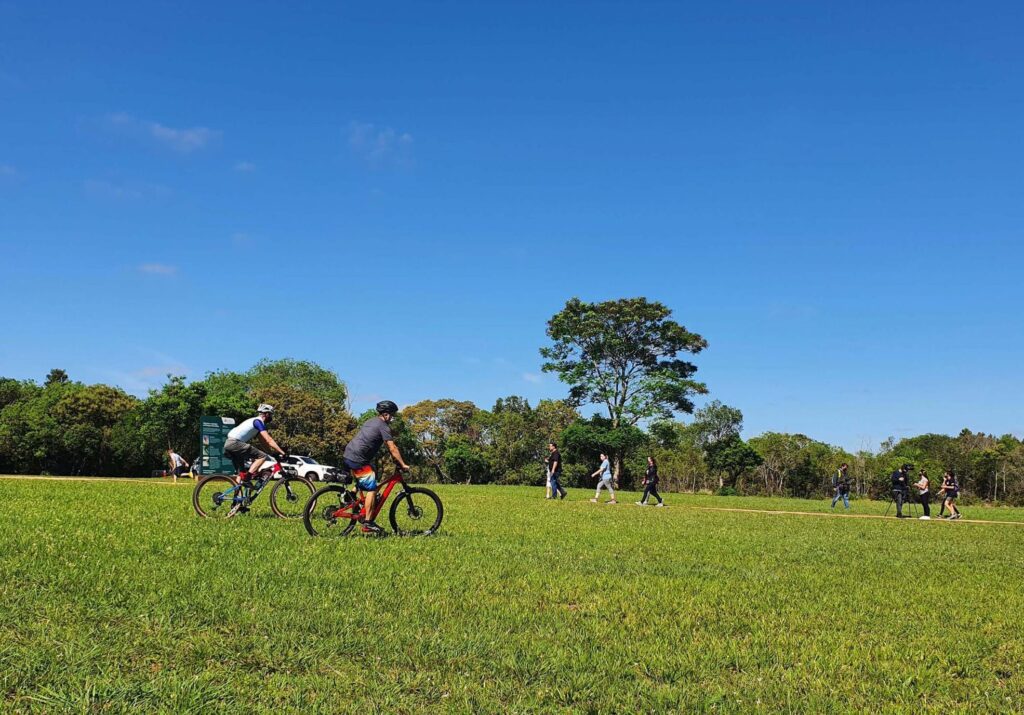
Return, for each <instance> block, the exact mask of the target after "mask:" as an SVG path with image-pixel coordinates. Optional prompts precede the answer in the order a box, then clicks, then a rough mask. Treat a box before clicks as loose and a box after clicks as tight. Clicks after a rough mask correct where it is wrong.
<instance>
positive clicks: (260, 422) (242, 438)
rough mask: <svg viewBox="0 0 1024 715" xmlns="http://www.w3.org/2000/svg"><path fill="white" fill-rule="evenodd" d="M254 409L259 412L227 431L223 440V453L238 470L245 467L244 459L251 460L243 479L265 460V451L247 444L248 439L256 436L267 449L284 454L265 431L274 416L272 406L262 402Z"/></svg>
mask: <svg viewBox="0 0 1024 715" xmlns="http://www.w3.org/2000/svg"><path fill="white" fill-rule="evenodd" d="M256 411H257V412H258V413H259V414H258V415H256V416H255V417H252V418H250V419H247V420H246V421H245V422H242V423H241V424H239V425H238V426H237V427H235V428H234V429H233V430H231V431H230V432H228V438H227V440H226V441H225V442H224V454H226V455H227V456H228V457H229V458H230V459H231V461H232V462H233V463H234V465H235V468H236V469H237V470H238V471H239V472H241V471H242V469H244V468H245V462H246V460H248V459H251V460H252V464H250V465H249V469H248V470H247V471H246V473H245V474H244V475H242V479H243V480H244V479H248V478H250V477H251V476H252V475H254V474H256V473H257V472H259V471H260V467H262V466H263V463H264V462H265V461H267V456H268V455H267V453H266V452H263V451H260V450H258V449H256V448H255V447H253V446H252V445H251V444H249V442H250V440H252V439H254V438H255V437H257V436H258V437H259V438H260V440H261V441H262V442H263V444H265V445H266V446H267V448H268V449H272V450H273V451H275V452H277V453H278V454H279V455H281V456H282V457H283V456H285V451H284V450H283V449H281V448H280V447H279V446H278V445H277V442H275V441H274V438H273V437H271V436H270V432H268V431H267V425H268V424H269V423H270V421H271V420H272V419H273V418H274V408H273V407H271V406H270V405H268V404H266V403H264V404H262V405H260V406H259V407H257V408H256Z"/></svg>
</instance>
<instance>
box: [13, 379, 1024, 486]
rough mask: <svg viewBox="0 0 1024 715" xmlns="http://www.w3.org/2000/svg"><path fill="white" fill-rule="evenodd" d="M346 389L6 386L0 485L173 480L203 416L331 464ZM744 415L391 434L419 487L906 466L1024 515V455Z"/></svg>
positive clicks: (810, 476)
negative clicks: (779, 424)
mask: <svg viewBox="0 0 1024 715" xmlns="http://www.w3.org/2000/svg"><path fill="white" fill-rule="evenodd" d="M347 399H348V394H347V390H346V387H345V384H344V383H343V382H342V381H341V380H340V379H339V378H338V377H337V376H336V375H335V374H334V373H332V372H330V371H329V370H327V369H325V368H323V367H320V366H318V365H316V364H314V363H310V362H303V361H295V360H277V361H267V360H265V361H261V362H259V363H257V364H256V365H255V366H254V367H253V368H252V369H251V370H248V371H246V372H240V373H239V372H214V373H211V374H209V375H207V376H206V377H205V378H204V379H202V380H197V381H194V382H187V381H186V380H185V379H184V378H182V377H171V378H170V379H168V381H167V383H166V384H165V385H164V386H163V387H161V388H160V389H159V390H152V391H151V392H150V394H149V395H148V396H147V397H146V398H145V399H138V398H136V397H133V396H131V395H129V394H127V393H125V392H124V391H123V390H121V389H119V388H116V387H111V386H108V385H85V384H82V383H80V382H76V381H73V380H70V379H69V378H68V376H67V375H66V373H64V371H62V370H53V371H51V372H50V374H49V376H47V378H46V380H45V381H44V382H43V383H42V384H37V383H35V382H33V381H19V380H12V379H9V378H0V473H5V474H66V475H99V476H138V475H140V474H148V473H149V472H150V471H151V470H154V469H159V468H162V467H163V466H164V465H165V464H166V455H165V450H166V449H167V448H169V447H170V448H173V449H174V450H175V451H177V452H180V453H181V454H182V455H184V456H185V457H186V458H188V459H189V460H191V459H192V458H194V457H195V456H196V454H197V453H198V450H199V418H200V417H201V416H202V415H204V414H213V415H223V416H229V417H233V418H235V419H238V420H240V419H244V418H247V417H251V416H252V414H253V413H254V410H255V408H256V405H257V404H259V403H260V402H270V403H271V404H273V405H275V407H276V408H277V412H276V417H275V424H274V425H273V428H272V431H273V433H274V434H275V436H276V438H277V439H278V440H279V441H280V442H281V444H283V445H285V447H286V448H287V449H289V450H290V451H292V452H295V453H297V454H309V455H312V456H313V457H315V458H317V459H318V460H321V461H324V462H327V463H332V464H337V463H339V462H340V461H341V455H342V452H343V451H344V449H345V445H346V444H347V443H348V441H349V439H351V437H352V435H353V434H354V433H355V430H356V428H357V427H358V424H359V422H360V420H361V419H365V418H367V417H369V414H364V415H359V416H356V415H353V414H352V413H351V412H350V411H349V410H348V408H347V407H346V404H347ZM742 427H743V415H742V413H741V412H740V410H738V409H736V408H734V407H729V406H728V405H723V404H721V403H720V402H717V401H714V402H711V403H709V404H708V405H707V406H705V407H703V408H701V409H698V410H696V411H695V413H694V415H693V418H692V419H691V420H690V421H688V422H682V421H678V420H659V421H656V422H652V423H651V424H649V425H648V426H647V427H646V428H641V427H639V426H635V425H619V426H618V427H616V426H615V425H614V424H613V422H612V420H611V419H610V418H608V417H606V416H603V415H591V416H584V415H583V414H581V412H580V411H579V409H578V408H577V407H575V406H574V405H572V404H571V403H570V402H569V401H567V400H541V401H540V402H538V403H536V404H533V405H531V404H530V402H529V401H528V400H527V399H526V398H524V397H520V396H515V395H512V396H508V397H503V398H500V399H498V400H496V401H495V403H494V405H492V406H491V407H490V409H482V408H480V407H478V406H477V405H475V404H474V403H472V402H470V401H466V400H456V399H449V398H446V399H439V400H424V401H422V402H418V403H416V404H413V405H410V406H407V407H404V408H403V409H402V412H401V414H400V415H399V418H398V419H397V420H396V422H395V423H393V429H394V432H395V435H396V439H397V440H398V442H399V446H400V448H401V449H402V453H403V454H405V455H408V456H407V459H408V460H409V461H410V462H411V463H412V464H413V465H414V468H415V470H416V473H415V474H414V479H416V480H419V481H425V482H444V483H462V484H520V485H529V484H532V485H538V486H539V485H542V484H543V481H544V463H543V460H544V457H545V456H546V454H547V449H546V447H547V444H548V442H555V443H557V444H558V445H559V446H560V448H561V452H562V455H563V457H564V459H565V475H564V480H565V483H566V484H568V485H571V486H587V487H589V486H593V480H592V479H591V478H590V477H589V475H590V473H592V472H593V471H594V469H595V468H596V465H597V462H598V454H600V453H601V452H605V453H608V454H611V455H615V456H617V457H618V458H619V461H620V464H621V472H620V474H619V483H620V484H621V485H622V486H623V487H631V486H637V485H638V484H639V480H640V479H642V477H643V474H644V469H645V460H646V458H647V456H648V455H651V456H653V457H654V458H655V459H656V460H657V461H658V464H659V471H660V473H661V475H662V484H663V488H664V489H665V490H668V491H691V492H715V493H720V494H761V495H775V496H793V497H808V498H820V497H822V496H824V495H826V494H828V493H830V491H831V475H832V474H834V472H835V471H836V469H837V468H838V467H839V465H840V464H842V463H844V462H845V463H846V464H848V465H850V471H849V476H850V478H851V482H852V491H853V492H854V493H855V494H859V495H862V496H865V497H878V496H885V495H887V489H888V475H889V473H890V472H892V471H893V470H894V469H896V468H897V467H898V466H899V465H900V464H903V463H904V462H911V463H913V464H915V465H916V466H919V467H923V468H926V469H928V471H929V473H931V474H932V475H933V476H941V473H942V471H943V470H944V469H946V468H952V469H954V470H955V471H956V473H957V474H958V475H959V479H960V482H961V484H962V486H963V487H964V491H965V495H966V496H968V497H973V498H975V499H978V500H984V501H991V502H1001V503H1008V504H1024V442H1022V441H1021V440H1019V439H1017V438H1015V437H1013V436H1010V435H1006V436H1002V437H995V436H992V435H985V434H980V433H975V432H972V431H970V430H967V429H965V430H963V431H962V432H961V433H960V434H958V435H956V436H947V435H935V434H929V435H921V436H918V437H909V438H906V439H902V440H900V441H895V440H892V439H890V440H887V441H886V442H884V443H883V444H882V445H881V447H880V448H879V449H878V450H877V451H874V452H869V451H859V452H855V453H851V452H848V451H846V450H843V449H841V448H839V447H836V446H833V445H829V444H826V443H824V442H821V441H818V440H815V439H812V438H810V437H807V436H806V435H802V434H786V433H779V432H766V433H764V434H761V435H758V436H756V437H752V438H751V439H749V440H744V439H743V438H742V437H741V436H740V434H741V431H742Z"/></svg>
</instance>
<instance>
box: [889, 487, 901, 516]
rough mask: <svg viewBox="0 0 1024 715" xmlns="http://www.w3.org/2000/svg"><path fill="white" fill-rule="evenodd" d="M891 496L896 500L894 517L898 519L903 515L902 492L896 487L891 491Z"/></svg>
mask: <svg viewBox="0 0 1024 715" xmlns="http://www.w3.org/2000/svg"><path fill="white" fill-rule="evenodd" d="M892 498H893V499H894V500H895V501H896V518H897V519H899V518H901V517H902V516H903V492H901V491H900V490H899V489H897V490H896V491H894V492H893V493H892Z"/></svg>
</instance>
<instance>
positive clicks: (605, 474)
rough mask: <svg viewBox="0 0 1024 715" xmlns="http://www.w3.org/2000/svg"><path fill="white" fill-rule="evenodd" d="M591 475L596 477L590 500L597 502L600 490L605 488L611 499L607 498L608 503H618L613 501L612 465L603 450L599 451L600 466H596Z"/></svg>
mask: <svg viewBox="0 0 1024 715" xmlns="http://www.w3.org/2000/svg"><path fill="white" fill-rule="evenodd" d="M590 476H592V477H597V478H598V480H597V491H595V492H594V498H593V499H591V500H590V501H592V502H597V500H598V499H600V498H601V490H602V489H607V490H608V493H609V494H610V495H611V499H609V500H608V502H607V503H608V504H618V502H617V501H615V490H614V489H612V466H611V464H610V463H609V462H608V455H607V454H605V453H604V452H602V453H601V466H600V467H598V468H597V471H596V472H594V473H593V474H591V475H590Z"/></svg>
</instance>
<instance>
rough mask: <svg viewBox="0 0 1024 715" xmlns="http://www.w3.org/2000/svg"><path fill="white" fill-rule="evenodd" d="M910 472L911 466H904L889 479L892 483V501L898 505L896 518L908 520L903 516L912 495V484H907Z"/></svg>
mask: <svg viewBox="0 0 1024 715" xmlns="http://www.w3.org/2000/svg"><path fill="white" fill-rule="evenodd" d="M909 471H910V465H909V464H904V465H903V466H902V467H900V468H899V469H897V470H896V471H895V472H893V473H892V476H891V477H890V478H889V479H890V481H891V482H892V500H893V502H895V503H896V518H897V519H906V518H907V517H906V516H904V515H903V505H904V503H906V501H907V497H908V496H909V494H910V484H909V483H908V482H907V473H908V472H909Z"/></svg>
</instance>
